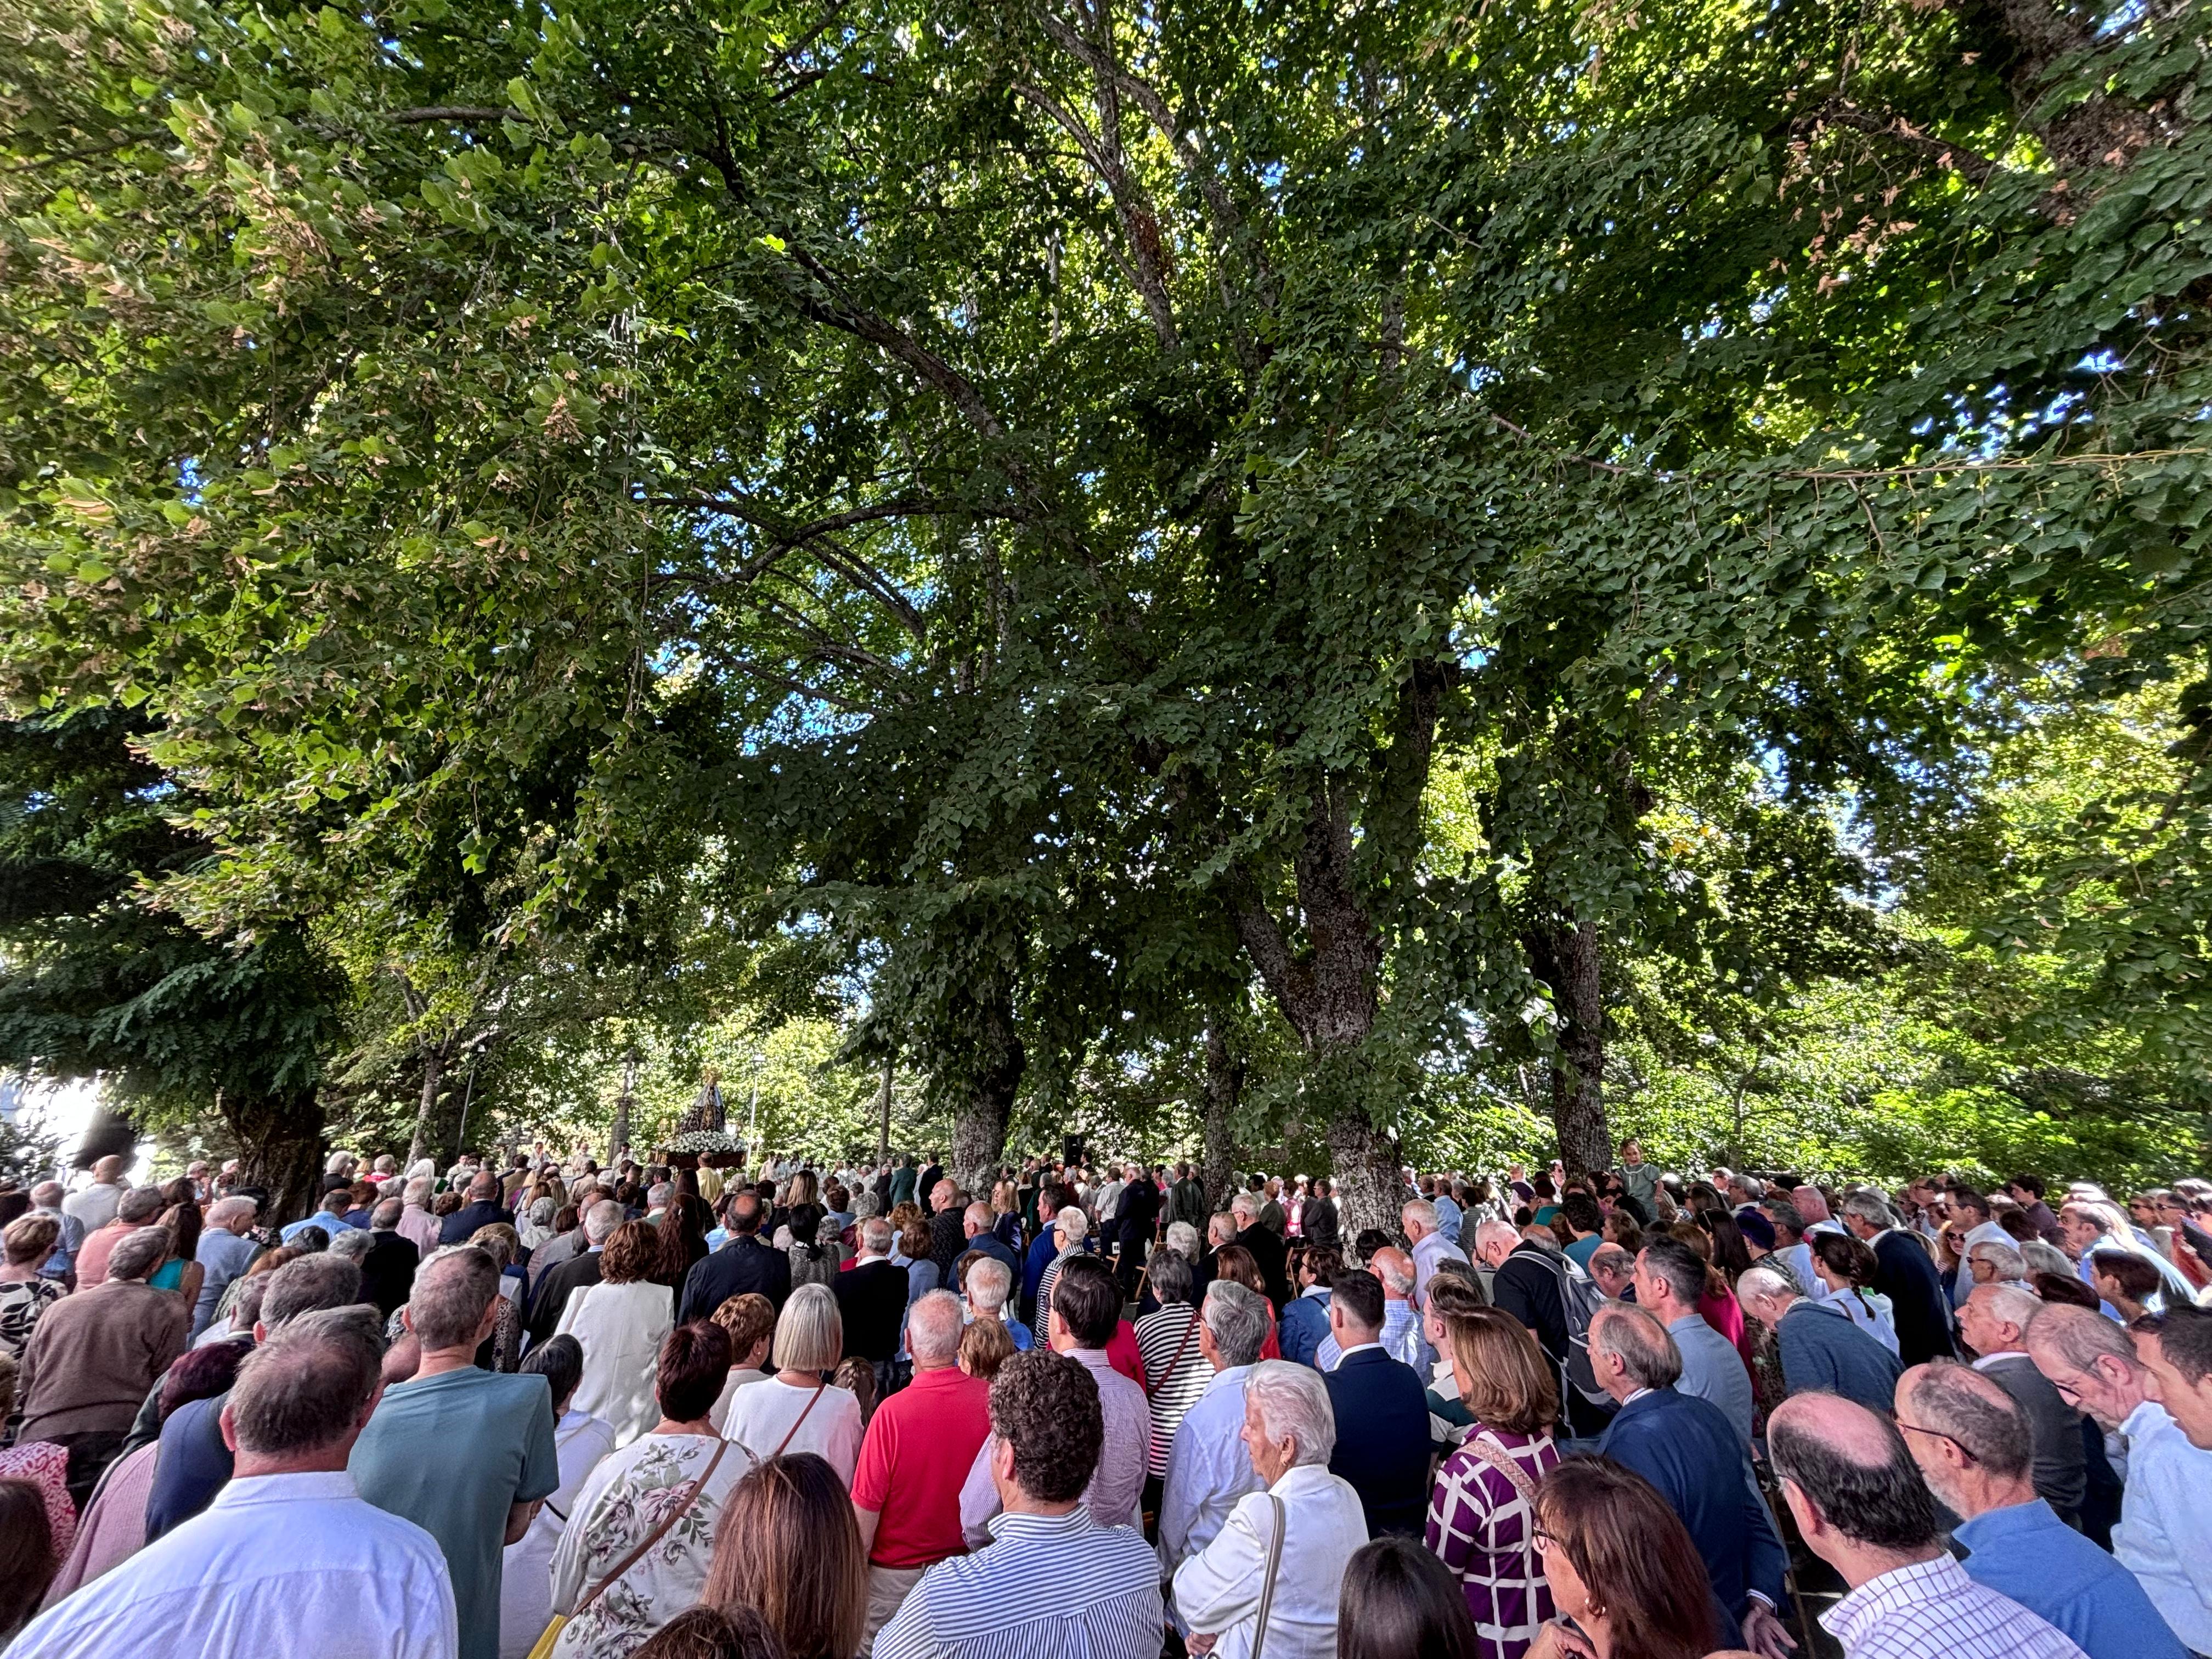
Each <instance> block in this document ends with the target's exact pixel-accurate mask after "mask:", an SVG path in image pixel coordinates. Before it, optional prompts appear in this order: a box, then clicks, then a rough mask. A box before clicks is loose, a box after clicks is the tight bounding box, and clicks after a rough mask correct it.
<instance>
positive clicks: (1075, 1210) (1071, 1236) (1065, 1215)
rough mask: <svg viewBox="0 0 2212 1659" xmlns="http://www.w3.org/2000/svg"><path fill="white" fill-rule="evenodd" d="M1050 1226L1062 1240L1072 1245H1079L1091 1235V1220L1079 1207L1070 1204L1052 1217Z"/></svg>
mask: <svg viewBox="0 0 2212 1659" xmlns="http://www.w3.org/2000/svg"><path fill="white" fill-rule="evenodd" d="M1052 1225H1053V1227H1054V1230H1055V1231H1058V1233H1059V1234H1060V1237H1062V1238H1065V1239H1066V1240H1068V1241H1069V1243H1072V1244H1080V1243H1082V1242H1083V1241H1084V1240H1085V1238H1087V1237H1090V1235H1091V1218H1090V1217H1089V1216H1087V1215H1085V1213H1084V1212H1083V1210H1082V1207H1081V1206H1079V1205H1074V1204H1071V1205H1069V1206H1067V1207H1066V1209H1064V1210H1062V1211H1061V1212H1060V1213H1059V1214H1058V1215H1056V1216H1054V1217H1053V1218H1052Z"/></svg>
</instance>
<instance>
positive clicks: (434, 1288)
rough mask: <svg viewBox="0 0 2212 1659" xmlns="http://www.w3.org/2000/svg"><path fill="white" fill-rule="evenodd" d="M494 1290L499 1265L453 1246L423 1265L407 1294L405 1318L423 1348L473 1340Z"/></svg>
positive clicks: (455, 1345) (470, 1249) (480, 1254)
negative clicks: (412, 1287) (413, 1285)
mask: <svg viewBox="0 0 2212 1659" xmlns="http://www.w3.org/2000/svg"><path fill="white" fill-rule="evenodd" d="M498 1294H499V1266H498V1264H497V1263H496V1262H495V1261H493V1260H492V1259H491V1257H490V1255H489V1254H488V1253H486V1252H485V1251H483V1250H479V1249H476V1248H474V1247H473V1246H471V1245H466V1244H463V1245H458V1246H456V1247H455V1248H454V1249H450V1250H443V1251H441V1252H440V1253H439V1254H438V1255H434V1256H432V1257H431V1258H430V1260H429V1261H426V1262H424V1263H423V1264H422V1271H421V1272H419V1273H416V1275H415V1288H414V1291H413V1293H412V1294H410V1296H409V1297H408V1298H407V1322H408V1325H409V1327H410V1328H411V1329H412V1330H413V1331H414V1333H415V1334H416V1338H417V1339H418V1340H420V1341H421V1342H422V1348H423V1352H426V1353H427V1352H434V1351H436V1350H439V1349H444V1348H458V1347H459V1346H462V1345H463V1344H464V1343H470V1342H474V1341H475V1340H476V1338H477V1328H478V1327H479V1326H481V1325H482V1324H483V1316H484V1310H485V1309H486V1308H489V1306H491V1299H492V1297H495V1296H497V1295H498Z"/></svg>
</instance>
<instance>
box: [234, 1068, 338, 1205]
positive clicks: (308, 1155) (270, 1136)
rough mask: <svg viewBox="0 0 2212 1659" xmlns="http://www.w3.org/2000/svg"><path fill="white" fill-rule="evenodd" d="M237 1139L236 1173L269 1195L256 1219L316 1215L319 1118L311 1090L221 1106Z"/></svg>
mask: <svg viewBox="0 0 2212 1659" xmlns="http://www.w3.org/2000/svg"><path fill="white" fill-rule="evenodd" d="M222 1115H223V1118H224V1121H226V1122H228V1124H229V1125H230V1130H231V1133H233V1134H234V1135H236V1136H237V1137H238V1170H239V1174H240V1176H241V1177H243V1179H244V1181H245V1183H246V1185H248V1186H253V1187H259V1188H262V1189H263V1190H264V1192H266V1193H267V1194H269V1203H268V1206H267V1208H265V1209H264V1211H263V1212H261V1214H260V1215H258V1217H256V1218H255V1219H256V1220H258V1221H259V1222H261V1223H263V1224H264V1225H283V1223H285V1222H288V1221H298V1220H300V1219H301V1218H304V1217H307V1216H310V1215H313V1213H314V1212H315V1205H316V1202H317V1200H319V1199H320V1198H321V1196H322V1176H323V1151H324V1141H323V1114H322V1108H321V1106H320V1104H319V1103H318V1102H317V1100H316V1099H315V1095H314V1091H313V1090H304V1091H301V1092H300V1093H298V1094H295V1095H284V1096H277V1097H272V1098H268V1099H262V1100H255V1101H248V1102H243V1103H240V1102H234V1101H230V1100H225V1101H223V1102H222Z"/></svg>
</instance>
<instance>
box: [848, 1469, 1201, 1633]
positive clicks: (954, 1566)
mask: <svg viewBox="0 0 2212 1659" xmlns="http://www.w3.org/2000/svg"><path fill="white" fill-rule="evenodd" d="M991 1537H992V1542H991V1544H990V1546H989V1547H987V1548H985V1549H982V1550H979V1551H978V1552H977V1553H975V1554H973V1555H957V1556H954V1557H952V1558H951V1559H949V1560H945V1561H940V1562H939V1563H938V1564H937V1565H935V1566H933V1567H932V1568H931V1569H930V1570H929V1571H927V1572H926V1573H924V1574H922V1576H921V1579H920V1580H919V1581H918V1582H916V1583H915V1587H914V1589H913V1590H912V1591H910V1592H909V1593H908V1595H907V1598H906V1601H904V1603H903V1604H902V1605H901V1607H899V1610H898V1612H897V1613H896V1615H895V1616H894V1617H893V1618H892V1620H891V1621H890V1624H888V1625H886V1626H884V1628H883V1631H882V1632H881V1633H880V1634H879V1635H878V1636H877V1638H876V1640H875V1646H874V1649H873V1650H872V1651H873V1656H874V1659H939V1656H944V1659H1158V1656H1159V1651H1160V1636H1161V1632H1162V1631H1163V1630H1164V1627H1165V1626H1164V1616H1163V1610H1162V1607H1161V1603H1160V1576H1159V1574H1160V1564H1159V1561H1158V1558H1157V1557H1155V1556H1154V1555H1153V1553H1152V1547H1151V1546H1150V1545H1148V1544H1146V1542H1145V1540H1144V1534H1141V1533H1139V1531H1138V1530H1137V1529H1136V1528H1134V1527H1102V1526H1100V1525H1098V1524H1097V1522H1095V1521H1093V1520H1092V1519H1091V1511H1090V1509H1089V1508H1088V1507H1087V1506H1086V1505H1084V1504H1077V1505H1076V1506H1075V1507H1074V1508H1073V1509H1072V1510H1069V1511H1068V1512H1067V1513H1066V1514H1065V1515H1000V1516H994V1517H993V1518H992V1521H991Z"/></svg>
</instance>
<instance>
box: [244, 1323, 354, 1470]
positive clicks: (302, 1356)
mask: <svg viewBox="0 0 2212 1659" xmlns="http://www.w3.org/2000/svg"><path fill="white" fill-rule="evenodd" d="M383 1361H384V1341H383V1339H382V1336H381V1335H380V1333H379V1331H378V1328H377V1316H376V1310H375V1309H374V1308H367V1307H353V1308H331V1309H325V1310H322V1311H320V1312H318V1313H310V1314H302V1315H301V1316H300V1317H298V1318H297V1319H295V1320H293V1321H292V1322H290V1323H289V1324H287V1325H286V1326H285V1327H284V1328H283V1329H282V1330H280V1331H275V1332H272V1333H270V1335H269V1337H268V1338H267V1339H266V1340H264V1341H263V1342H262V1343H261V1344H260V1345H259V1346H258V1347H256V1348H255V1349H254V1351H253V1352H252V1353H251V1354H248V1355H247V1356H246V1363H245V1364H243V1365H241V1366H240V1368H239V1372H238V1382H237V1383H236V1385H235V1386H234V1387H233V1389H231V1391H230V1401H229V1404H228V1407H227V1408H226V1409H227V1410H228V1413H229V1416H230V1422H231V1430H232V1432H233V1433H234V1434H235V1435H236V1436H237V1437H238V1449H239V1450H240V1451H242V1452H252V1453H254V1454H256V1455H260V1456H264V1457H279V1456H283V1455H286V1454H288V1453H303V1452H311V1451H314V1450H317V1449H319V1448H322V1447H325V1446H328V1445H331V1444H334V1443H337V1441H339V1440H341V1439H343V1438H344V1437H345V1435H346V1432H347V1431H349V1430H350V1429H351V1428H353V1427H354V1426H355V1425H356V1424H357V1423H359V1422H360V1421H361V1415H362V1407H365V1406H367V1405H368V1402H369V1401H370V1400H372V1399H373V1398H374V1397H375V1395H376V1386H377V1374H378V1371H379V1369H380V1367H381V1365H382V1364H383Z"/></svg>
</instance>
